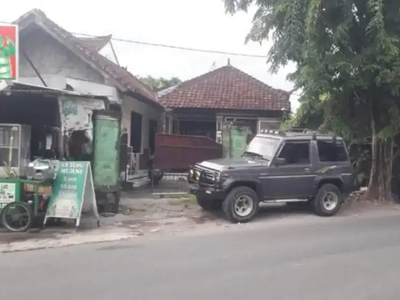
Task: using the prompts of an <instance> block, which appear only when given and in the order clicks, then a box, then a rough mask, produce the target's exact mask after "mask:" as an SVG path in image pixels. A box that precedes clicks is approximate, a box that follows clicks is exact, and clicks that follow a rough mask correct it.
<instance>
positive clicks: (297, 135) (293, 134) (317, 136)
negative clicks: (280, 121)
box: [259, 128, 343, 141]
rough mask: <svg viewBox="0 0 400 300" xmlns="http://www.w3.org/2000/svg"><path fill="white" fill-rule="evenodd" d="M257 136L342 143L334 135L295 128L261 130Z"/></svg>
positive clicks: (340, 139)
mask: <svg viewBox="0 0 400 300" xmlns="http://www.w3.org/2000/svg"><path fill="white" fill-rule="evenodd" d="M259 136H265V137H271V136H273V137H279V138H283V139H285V140H305V139H306V140H339V141H342V140H343V139H342V138H341V137H337V136H336V135H335V134H322V133H318V132H316V131H313V130H310V129H303V128H298V129H297V128H296V129H291V130H287V131H281V130H268V129H267V130H263V131H262V132H261V133H260V134H259Z"/></svg>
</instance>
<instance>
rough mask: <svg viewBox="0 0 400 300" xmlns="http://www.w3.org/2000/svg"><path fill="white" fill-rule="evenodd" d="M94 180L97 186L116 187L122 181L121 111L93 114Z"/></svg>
mask: <svg viewBox="0 0 400 300" xmlns="http://www.w3.org/2000/svg"><path fill="white" fill-rule="evenodd" d="M93 127H94V135H93V162H92V166H93V181H94V186H95V188H97V189H98V188H107V189H108V188H111V189H112V188H116V187H117V186H118V185H119V181H120V163H119V159H120V157H119V156H120V137H121V113H118V112H113V111H96V112H95V113H94V114H93Z"/></svg>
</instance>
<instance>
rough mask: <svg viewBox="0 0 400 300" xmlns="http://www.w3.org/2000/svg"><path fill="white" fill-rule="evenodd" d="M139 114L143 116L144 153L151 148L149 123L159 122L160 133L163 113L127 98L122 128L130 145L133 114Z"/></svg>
mask: <svg viewBox="0 0 400 300" xmlns="http://www.w3.org/2000/svg"><path fill="white" fill-rule="evenodd" d="M132 111H134V112H137V113H139V114H141V115H142V151H143V149H146V148H149V134H148V133H149V121H150V120H154V121H157V122H158V131H159V132H160V131H161V130H162V126H163V120H162V118H163V113H162V112H160V111H159V110H157V109H155V108H153V107H151V106H149V105H146V104H144V103H143V102H141V101H139V100H136V99H135V98H132V97H128V96H126V97H125V98H124V100H123V106H122V127H123V129H124V130H126V132H127V134H128V143H129V142H130V139H131V112H132Z"/></svg>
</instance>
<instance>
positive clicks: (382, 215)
mask: <svg viewBox="0 0 400 300" xmlns="http://www.w3.org/2000/svg"><path fill="white" fill-rule="evenodd" d="M399 253H400V213H399V212H398V211H380V212H376V213H374V214H362V213H361V214H357V215H350V216H346V217H334V218H319V217H314V216H307V217H295V216H293V217H288V218H285V219H276V220H273V221H268V219H267V218H266V219H263V220H259V221H257V222H253V223H249V224H242V225H231V226H229V227H224V226H220V227H218V230H215V228H213V230H207V227H205V228H203V230H202V231H190V232H187V233H186V234H180V235H152V236H144V237H140V238H137V239H133V240H129V241H120V242H113V243H103V244H89V245H81V246H74V247H66V248H57V249H45V250H38V251H30V252H19V253H8V254H0V270H1V272H0V299H8V298H11V297H12V299H13V300H25V299H27V298H31V299H43V300H47V299H49V300H50V299H59V300H67V299H68V300H69V299H78V300H79V299H96V300H106V299H107V300H111V299H140V300H154V299H165V300H170V299H171V300H188V299H190V300H197V299H199V300H200V299H201V300H214V299H215V300H222V299H229V300H239V299H240V300H242V299H262V300H265V299H268V300H278V299H279V300H289V299H290V300H293V299H296V300H306V299H307V300H325V299H329V300H343V299H346V300H347V299H348V300H358V299H360V300H361V299H365V300H367V299H371V300H376V299H380V300H391V299H393V300H395V299H396V300H397V299H399V295H400V285H399V284H398V278H399V275H400V259H399Z"/></svg>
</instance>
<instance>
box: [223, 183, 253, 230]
mask: <svg viewBox="0 0 400 300" xmlns="http://www.w3.org/2000/svg"><path fill="white" fill-rule="evenodd" d="M258 203H259V200H258V196H257V194H256V192H255V191H254V190H253V189H251V188H249V187H247V186H239V187H235V188H233V189H232V190H231V191H230V192H229V194H228V195H227V196H226V198H225V200H224V202H223V203H222V209H223V211H224V213H225V215H226V216H227V218H228V219H229V221H231V222H233V223H238V222H247V221H250V220H251V219H252V218H254V217H255V215H256V214H257V212H258V209H259V205H258Z"/></svg>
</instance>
